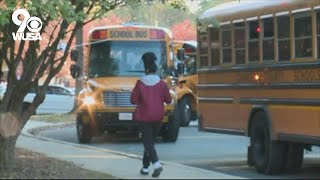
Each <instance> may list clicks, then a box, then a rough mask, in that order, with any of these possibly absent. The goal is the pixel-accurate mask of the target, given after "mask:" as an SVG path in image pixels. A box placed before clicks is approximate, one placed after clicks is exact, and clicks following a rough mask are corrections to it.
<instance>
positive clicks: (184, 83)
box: [173, 40, 198, 126]
mask: <svg viewBox="0 0 320 180" xmlns="http://www.w3.org/2000/svg"><path fill="white" fill-rule="evenodd" d="M181 48H183V49H184V52H185V57H184V59H183V60H182V61H181V60H178V59H177V54H178V53H177V52H178V49H181ZM173 51H174V53H175V55H176V57H175V58H176V61H177V62H182V63H184V64H185V70H184V73H183V74H181V75H179V79H178V86H177V88H176V92H177V96H178V106H179V111H180V121H181V126H188V125H189V123H190V121H195V120H197V87H196V86H197V83H198V75H197V67H196V66H197V64H196V56H197V42H196V41H181V40H174V41H173Z"/></svg>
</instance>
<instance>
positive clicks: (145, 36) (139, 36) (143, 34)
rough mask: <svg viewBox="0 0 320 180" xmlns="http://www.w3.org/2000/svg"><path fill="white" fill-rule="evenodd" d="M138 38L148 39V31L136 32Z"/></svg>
mask: <svg viewBox="0 0 320 180" xmlns="http://www.w3.org/2000/svg"><path fill="white" fill-rule="evenodd" d="M136 37H137V38H147V32H146V31H136Z"/></svg>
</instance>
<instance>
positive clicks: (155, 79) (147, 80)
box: [140, 74, 160, 86]
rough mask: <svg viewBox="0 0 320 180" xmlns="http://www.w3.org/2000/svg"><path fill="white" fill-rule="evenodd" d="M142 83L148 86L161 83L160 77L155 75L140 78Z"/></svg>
mask: <svg viewBox="0 0 320 180" xmlns="http://www.w3.org/2000/svg"><path fill="white" fill-rule="evenodd" d="M140 80H141V82H142V83H143V84H145V85H146V86H154V85H156V84H157V83H159V82H160V77H159V76H158V75H155V74H149V75H145V76H142V77H141V78H140Z"/></svg>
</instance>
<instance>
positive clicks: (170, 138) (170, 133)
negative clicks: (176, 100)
mask: <svg viewBox="0 0 320 180" xmlns="http://www.w3.org/2000/svg"><path fill="white" fill-rule="evenodd" d="M176 109H177V108H176ZM168 121H169V122H168V126H167V130H166V131H164V132H162V140H163V141H165V142H176V141H177V139H178V136H179V129H180V121H179V112H178V111H177V110H175V113H174V115H173V116H169V119H168Z"/></svg>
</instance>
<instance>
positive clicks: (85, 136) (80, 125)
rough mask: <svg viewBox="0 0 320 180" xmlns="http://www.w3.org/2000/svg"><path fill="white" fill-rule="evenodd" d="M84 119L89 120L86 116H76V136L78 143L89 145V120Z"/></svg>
mask: <svg viewBox="0 0 320 180" xmlns="http://www.w3.org/2000/svg"><path fill="white" fill-rule="evenodd" d="M84 118H89V117H88V116H85V117H83V115H77V120H76V128H77V136H78V140H79V142H80V143H89V142H90V141H91V138H92V133H91V128H90V123H89V120H87V119H84ZM84 121H86V122H84Z"/></svg>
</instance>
